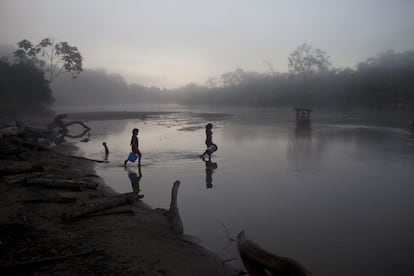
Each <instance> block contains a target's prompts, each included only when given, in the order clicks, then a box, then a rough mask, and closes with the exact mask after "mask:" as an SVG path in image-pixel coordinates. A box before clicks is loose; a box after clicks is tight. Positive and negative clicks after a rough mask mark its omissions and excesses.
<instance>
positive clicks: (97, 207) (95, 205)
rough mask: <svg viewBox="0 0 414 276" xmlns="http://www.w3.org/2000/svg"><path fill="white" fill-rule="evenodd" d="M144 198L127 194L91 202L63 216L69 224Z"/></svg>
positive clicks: (134, 194)
mask: <svg viewBox="0 0 414 276" xmlns="http://www.w3.org/2000/svg"><path fill="white" fill-rule="evenodd" d="M142 197H143V195H138V194H136V193H127V194H121V195H118V196H116V197H112V198H107V199H105V200H99V201H95V202H90V203H88V204H87V205H85V206H82V207H78V208H74V209H72V210H69V211H66V212H64V213H63V214H62V220H63V221H65V222H68V221H71V220H74V219H79V218H81V217H85V216H88V215H90V214H93V213H96V212H99V211H102V210H106V209H110V208H114V207H117V206H121V205H127V204H132V203H133V202H134V201H136V200H139V199H141V198H142Z"/></svg>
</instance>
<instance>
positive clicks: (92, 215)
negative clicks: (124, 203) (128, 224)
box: [86, 209, 135, 217]
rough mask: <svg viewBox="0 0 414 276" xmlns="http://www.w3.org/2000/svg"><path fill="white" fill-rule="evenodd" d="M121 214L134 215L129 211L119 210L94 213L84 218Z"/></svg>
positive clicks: (133, 212) (132, 211)
mask: <svg viewBox="0 0 414 276" xmlns="http://www.w3.org/2000/svg"><path fill="white" fill-rule="evenodd" d="M121 214H129V215H135V211H134V210H131V209H125V210H119V211H109V212H96V213H92V214H89V215H86V216H87V217H100V216H110V215H121Z"/></svg>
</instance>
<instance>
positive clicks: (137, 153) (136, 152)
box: [124, 128, 142, 166]
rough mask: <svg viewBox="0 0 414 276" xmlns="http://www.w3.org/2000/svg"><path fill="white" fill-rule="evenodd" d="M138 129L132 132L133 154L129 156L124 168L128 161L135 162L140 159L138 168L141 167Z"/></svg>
mask: <svg viewBox="0 0 414 276" xmlns="http://www.w3.org/2000/svg"><path fill="white" fill-rule="evenodd" d="M138 131H139V130H138V129H137V128H134V129H133V130H132V137H131V151H132V152H131V153H130V154H129V156H128V158H127V160H125V161H124V166H126V164H127V162H128V161H131V162H135V160H137V159H138V166H141V157H142V154H141V152H140V151H139V147H138Z"/></svg>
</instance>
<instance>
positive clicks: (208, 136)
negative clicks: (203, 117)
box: [200, 123, 217, 161]
mask: <svg viewBox="0 0 414 276" xmlns="http://www.w3.org/2000/svg"><path fill="white" fill-rule="evenodd" d="M212 129H213V124H211V123H208V124H207V125H206V146H207V149H206V150H205V151H204V152H203V154H201V155H200V158H201V159H203V160H204V158H205V155H206V154H207V155H208V160H209V161H211V154H212V153H213V152H215V151H216V150H217V145H216V144H214V143H213V131H212Z"/></svg>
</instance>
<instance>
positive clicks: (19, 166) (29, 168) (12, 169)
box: [0, 161, 44, 175]
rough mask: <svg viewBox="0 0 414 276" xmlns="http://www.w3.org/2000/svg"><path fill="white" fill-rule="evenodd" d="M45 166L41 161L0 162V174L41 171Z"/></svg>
mask: <svg viewBox="0 0 414 276" xmlns="http://www.w3.org/2000/svg"><path fill="white" fill-rule="evenodd" d="M41 171H44V168H43V166H42V164H41V163H40V162H29V161H5V162H0V175H12V174H21V173H31V172H41Z"/></svg>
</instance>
